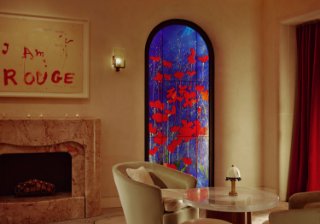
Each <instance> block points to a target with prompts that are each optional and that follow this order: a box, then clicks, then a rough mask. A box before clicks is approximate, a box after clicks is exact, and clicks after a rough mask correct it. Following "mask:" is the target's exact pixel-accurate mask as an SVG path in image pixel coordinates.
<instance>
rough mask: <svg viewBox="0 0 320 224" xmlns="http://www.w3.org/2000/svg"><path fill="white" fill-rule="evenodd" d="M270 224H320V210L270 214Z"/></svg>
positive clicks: (293, 210)
mask: <svg viewBox="0 0 320 224" xmlns="http://www.w3.org/2000/svg"><path fill="white" fill-rule="evenodd" d="M269 222H270V224H301V223H306V224H320V209H291V210H286V211H275V212H271V213H270V214H269Z"/></svg>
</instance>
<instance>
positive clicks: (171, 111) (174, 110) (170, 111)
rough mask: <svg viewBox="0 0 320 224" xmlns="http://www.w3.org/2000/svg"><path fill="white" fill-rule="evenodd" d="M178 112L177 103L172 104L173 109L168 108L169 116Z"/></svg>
mask: <svg viewBox="0 0 320 224" xmlns="http://www.w3.org/2000/svg"><path fill="white" fill-rule="evenodd" d="M176 112H177V109H176V106H175V105H173V106H172V109H171V110H166V114H167V115H168V116H171V115H175V114H176Z"/></svg>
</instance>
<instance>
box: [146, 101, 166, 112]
mask: <svg viewBox="0 0 320 224" xmlns="http://www.w3.org/2000/svg"><path fill="white" fill-rule="evenodd" d="M149 105H150V107H151V108H156V109H159V110H163V108H164V103H161V101H160V100H157V101H150V103H149Z"/></svg>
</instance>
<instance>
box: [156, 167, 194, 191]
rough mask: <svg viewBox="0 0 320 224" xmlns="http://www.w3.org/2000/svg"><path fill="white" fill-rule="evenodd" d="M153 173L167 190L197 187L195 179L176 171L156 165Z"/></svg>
mask: <svg viewBox="0 0 320 224" xmlns="http://www.w3.org/2000/svg"><path fill="white" fill-rule="evenodd" d="M153 171H154V172H155V175H156V176H157V178H159V179H160V180H161V181H162V182H163V183H164V184H165V186H166V187H167V188H174V189H188V188H193V187H196V185H197V179H196V178H195V177H193V176H192V175H189V174H185V173H183V172H181V171H178V170H175V169H171V168H167V167H164V166H162V165H158V164H156V166H155V167H154V170H153Z"/></svg>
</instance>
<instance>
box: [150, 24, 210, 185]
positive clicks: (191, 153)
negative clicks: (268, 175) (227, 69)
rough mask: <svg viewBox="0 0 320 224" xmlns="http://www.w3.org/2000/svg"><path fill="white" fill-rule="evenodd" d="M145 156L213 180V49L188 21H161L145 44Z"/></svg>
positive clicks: (203, 182) (205, 180) (206, 181)
mask: <svg viewBox="0 0 320 224" xmlns="http://www.w3.org/2000/svg"><path fill="white" fill-rule="evenodd" d="M145 53H146V56H145V57H146V127H145V128H146V153H145V159H146V160H147V161H151V162H155V163H159V164H163V165H166V166H168V167H171V168H174V169H178V170H181V171H184V172H186V173H189V174H191V175H193V176H195V177H196V178H197V180H198V186H199V187H204V186H209V185H212V180H213V177H212V175H213V172H212V170H213V150H212V148H213V50H212V47H211V43H210V41H209V39H208V38H207V36H206V35H205V33H204V32H203V31H202V30H201V29H200V28H199V27H198V26H196V25H195V24H193V23H191V22H188V21H185V20H170V21H166V22H163V23H161V24H159V25H158V26H157V27H156V28H155V29H154V30H153V31H152V32H151V34H150V36H149V38H148V41H147V45H146V52H145Z"/></svg>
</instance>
